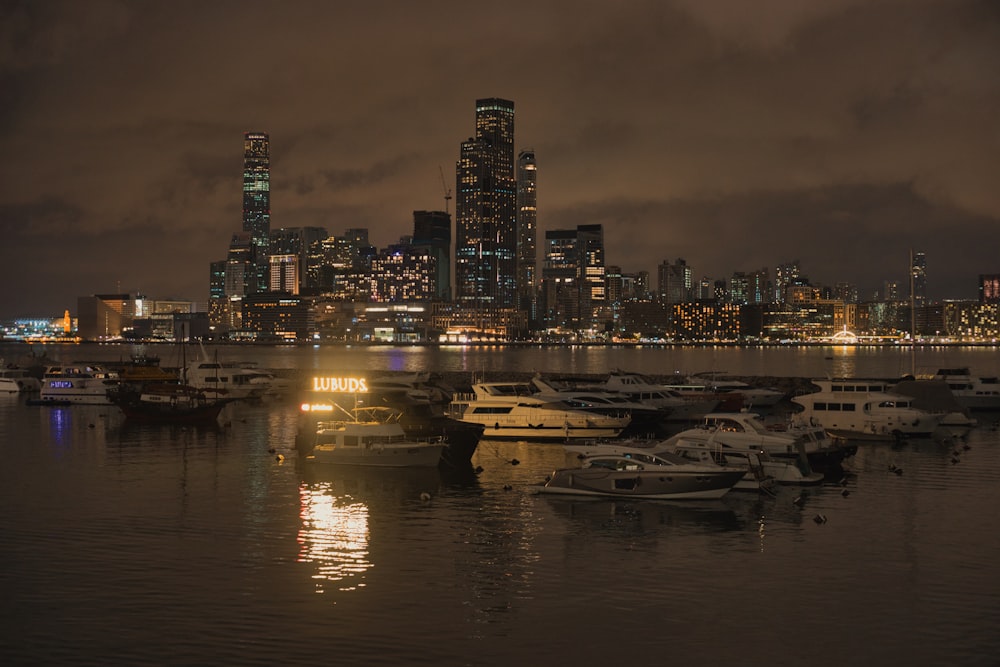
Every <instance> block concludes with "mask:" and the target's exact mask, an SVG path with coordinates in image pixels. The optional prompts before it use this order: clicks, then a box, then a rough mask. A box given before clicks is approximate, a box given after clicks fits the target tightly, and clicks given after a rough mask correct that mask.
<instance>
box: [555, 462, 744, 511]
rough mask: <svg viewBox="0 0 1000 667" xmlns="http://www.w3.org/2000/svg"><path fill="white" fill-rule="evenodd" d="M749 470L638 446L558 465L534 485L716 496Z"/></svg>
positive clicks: (581, 491) (592, 492) (612, 493)
mask: <svg viewBox="0 0 1000 667" xmlns="http://www.w3.org/2000/svg"><path fill="white" fill-rule="evenodd" d="M745 472H746V471H744V470H725V469H722V468H720V467H718V466H714V465H713V466H709V465H701V464H697V463H690V462H687V461H683V460H680V459H673V458H671V459H668V458H665V457H663V456H661V455H658V454H654V453H650V452H643V451H639V450H636V451H633V452H622V453H606V454H596V455H593V456H586V457H584V458H583V460H582V464H581V466H580V467H578V468H560V469H557V470H554V471H553V472H552V474H551V475H549V477H548V478H547V479H546V480H545V482H544V483H543V484H541V485H539V486H538V487H536V488H535V490H536V491H537V492H538V493H552V494H561V495H575V496H604V497H611V498H634V499H653V500H711V499H717V498H721V497H722V496H724V495H726V494H727V493H729V491H730V490H731V489H732V488H733V487H734V486H735V485H736V484H737V483H738V482H739V481H740V479H742V478H743V475H744V474H745Z"/></svg>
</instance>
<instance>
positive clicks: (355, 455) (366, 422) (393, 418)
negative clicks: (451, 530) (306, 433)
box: [305, 407, 445, 468]
mask: <svg viewBox="0 0 1000 667" xmlns="http://www.w3.org/2000/svg"><path fill="white" fill-rule="evenodd" d="M351 413H352V416H353V418H352V419H344V420H331V421H321V422H319V423H318V424H317V428H316V440H315V444H314V446H313V448H312V451H311V452H309V453H308V454H306V456H305V461H306V462H307V463H333V464H340V465H357V466H374V467H387V468H404V467H433V466H437V465H438V462H439V461H440V460H441V452H442V450H443V449H444V446H445V442H444V438H443V437H434V438H416V437H414V436H410V435H407V433H406V431H405V430H404V429H403V426H402V425H401V424H400V423H399V415H400V413H399V412H398V411H396V410H393V409H391V408H386V407H360V408H354V409H353V410H352V411H351Z"/></svg>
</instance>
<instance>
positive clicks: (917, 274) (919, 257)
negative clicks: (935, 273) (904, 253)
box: [910, 252, 927, 307]
mask: <svg viewBox="0 0 1000 667" xmlns="http://www.w3.org/2000/svg"><path fill="white" fill-rule="evenodd" d="M910 299H911V300H912V301H913V304H914V305H916V306H918V307H919V306H924V305H927V255H925V254H924V253H922V252H916V253H911V255H910Z"/></svg>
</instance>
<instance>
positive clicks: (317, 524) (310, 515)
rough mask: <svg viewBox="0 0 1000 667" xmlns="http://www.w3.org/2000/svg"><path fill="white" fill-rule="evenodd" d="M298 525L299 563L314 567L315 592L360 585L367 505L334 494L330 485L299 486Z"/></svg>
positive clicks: (365, 563) (365, 568) (364, 560)
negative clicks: (300, 519) (299, 513)
mask: <svg viewBox="0 0 1000 667" xmlns="http://www.w3.org/2000/svg"><path fill="white" fill-rule="evenodd" d="M299 498H300V501H301V518H302V527H301V528H300V529H299V537H298V542H299V558H298V560H299V562H300V563H312V564H314V565H315V566H316V574H314V575H313V579H314V580H315V582H316V592H317V593H325V592H326V591H327V590H328V587H330V586H331V585H334V586H335V588H336V589H337V590H341V591H350V590H355V589H357V588H363V587H364V585H365V583H364V575H365V573H366V572H367V571H368V570H370V569H371V568H372V567H373V564H372V562H371V561H370V560H369V558H368V556H369V538H370V530H369V520H368V519H369V517H368V506H367V505H365V504H364V503H359V502H356V501H354V500H352V499H351V498H350V497H349V496H338V495H337V494H336V493H335V492H334V490H333V487H332V485H331V484H329V483H314V484H302V485H301V486H300V487H299Z"/></svg>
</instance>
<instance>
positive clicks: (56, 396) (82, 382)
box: [39, 364, 118, 405]
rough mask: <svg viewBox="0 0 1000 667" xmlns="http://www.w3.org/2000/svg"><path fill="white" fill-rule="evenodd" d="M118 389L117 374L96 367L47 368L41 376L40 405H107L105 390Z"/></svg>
mask: <svg viewBox="0 0 1000 667" xmlns="http://www.w3.org/2000/svg"><path fill="white" fill-rule="evenodd" d="M117 386H118V374H117V373H115V372H113V371H111V370H109V369H107V368H105V367H104V366H100V365H97V364H67V365H63V366H49V367H48V368H47V369H46V370H45V375H44V376H42V388H41V390H40V391H39V399H40V400H41V401H42V402H53V403H71V404H79V405H111V404H112V403H111V399H110V398H109V397H108V390H110V389H113V388H115V387H117Z"/></svg>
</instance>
